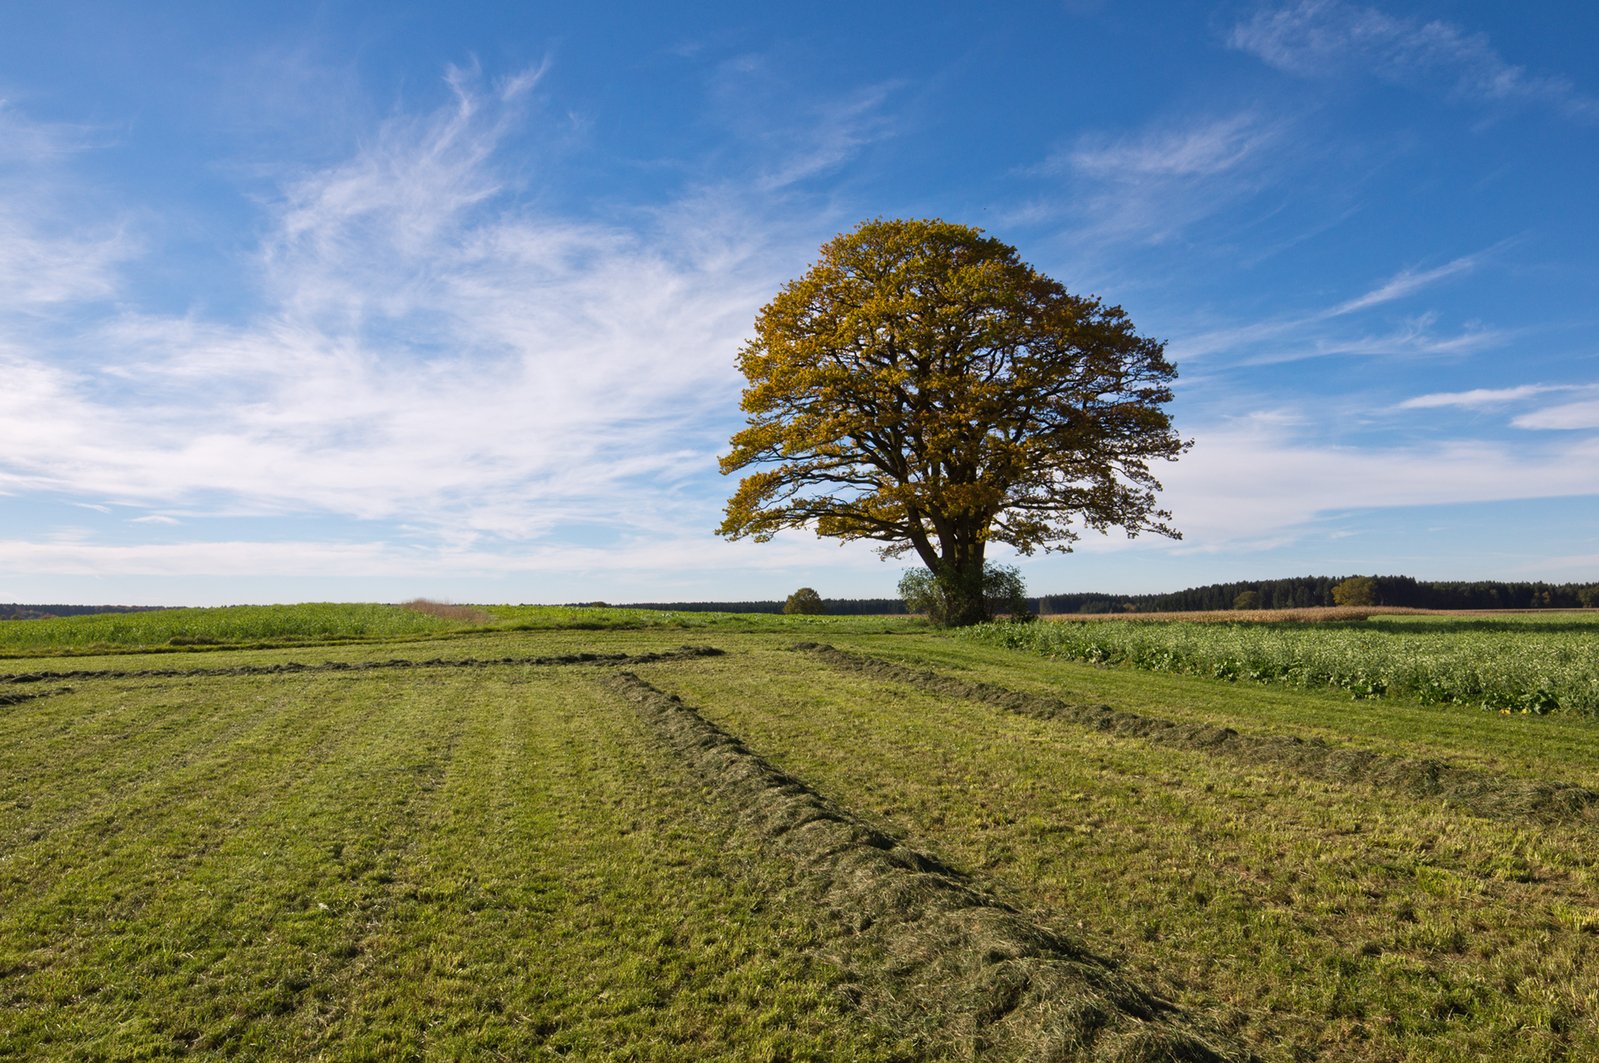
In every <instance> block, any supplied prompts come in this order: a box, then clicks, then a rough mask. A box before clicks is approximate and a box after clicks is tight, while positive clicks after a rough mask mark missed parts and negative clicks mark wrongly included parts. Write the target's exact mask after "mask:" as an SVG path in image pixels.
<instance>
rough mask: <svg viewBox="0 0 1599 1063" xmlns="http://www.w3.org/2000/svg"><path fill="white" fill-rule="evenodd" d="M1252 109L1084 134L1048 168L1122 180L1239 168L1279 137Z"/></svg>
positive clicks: (1203, 174)
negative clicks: (1117, 132)
mask: <svg viewBox="0 0 1599 1063" xmlns="http://www.w3.org/2000/svg"><path fill="white" fill-rule="evenodd" d="M1275 135H1276V133H1275V130H1273V129H1272V128H1271V127H1269V126H1267V125H1264V124H1263V123H1262V122H1261V121H1260V119H1259V118H1258V117H1257V116H1255V115H1253V114H1236V115H1230V116H1228V117H1225V118H1217V119H1213V120H1210V121H1208V122H1202V123H1198V124H1194V125H1185V126H1168V127H1165V128H1161V129H1156V130H1145V131H1143V132H1141V133H1138V134H1135V135H1133V136H1129V137H1121V138H1108V137H1104V136H1092V137H1085V138H1083V139H1082V140H1080V141H1079V142H1078V143H1077V144H1076V145H1075V146H1074V147H1072V148H1071V149H1070V150H1069V151H1067V152H1065V153H1064V154H1063V155H1057V156H1055V157H1054V158H1053V159H1052V161H1051V162H1050V163H1048V164H1046V168H1049V169H1057V168H1060V167H1061V166H1063V165H1064V166H1068V167H1070V168H1071V169H1072V170H1075V171H1077V172H1079V173H1082V174H1087V175H1090V176H1093V177H1099V178H1105V179H1109V180H1116V181H1122V180H1127V179H1129V178H1140V177H1168V176H1170V177H1211V176H1215V175H1217V174H1223V173H1227V172H1229V171H1232V170H1236V169H1237V168H1238V167H1240V166H1242V165H1244V164H1245V163H1246V162H1248V161H1249V160H1250V158H1251V157H1252V156H1254V155H1255V154H1256V153H1257V152H1259V151H1261V150H1262V149H1264V148H1266V147H1267V146H1268V145H1270V143H1271V142H1272V140H1273V139H1274V138H1275Z"/></svg>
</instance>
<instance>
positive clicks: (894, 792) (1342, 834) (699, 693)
mask: <svg viewBox="0 0 1599 1063" xmlns="http://www.w3.org/2000/svg"><path fill="white" fill-rule="evenodd" d="M901 652H902V654H905V655H912V654H913V653H914V651H913V649H911V648H909V647H906V646H901ZM990 652H993V651H990ZM757 662H758V663H757ZM1022 667H1025V665H1023V666H1022ZM644 673H645V674H647V675H648V676H649V677H650V678H651V681H652V682H655V683H657V684H658V685H659V686H661V687H663V688H664V689H668V690H673V691H675V692H677V693H679V694H680V695H681V696H682V697H684V698H685V699H686V700H687V701H689V702H690V703H691V704H694V705H696V706H699V707H700V709H701V711H702V712H703V713H704V714H705V715H707V716H708V717H710V718H711V719H713V720H714V721H715V722H717V723H719V724H720V725H721V726H723V727H724V728H726V729H728V730H730V731H732V732H734V733H737V734H739V735H740V736H741V737H742V738H743V739H744V740H745V741H746V742H748V743H749V744H750V745H751V746H752V747H754V748H756V749H758V750H760V751H762V753H763V754H764V755H766V756H767V757H768V758H770V759H772V760H773V761H774V762H775V763H776V765H777V766H778V767H779V768H780V769H782V770H784V771H787V772H790V773H792V774H794V775H796V776H798V777H801V778H804V779H807V780H808V781H810V782H811V783H812V785H814V786H816V787H817V788H818V789H820V790H821V791H822V792H824V793H827V794H829V795H830V796H832V797H833V799H835V800H837V801H840V802H841V803H844V804H846V805H848V806H850V807H852V808H854V809H855V810H856V811H857V812H858V813H860V814H863V815H866V816H868V817H869V818H871V819H873V820H874V821H876V822H878V823H879V824H880V825H881V826H882V827H883V829H885V830H888V831H889V832H891V833H894V834H896V835H899V836H901V837H903V838H904V839H905V840H906V841H907V843H909V844H912V845H913V846H917V847H920V848H923V849H925V850H926V851H929V852H932V853H935V854H937V855H939V856H940V857H942V858H944V859H946V860H948V861H949V862H951V863H952V864H954V865H955V866H957V867H961V868H964V869H968V870H969V871H971V872H972V873H974V874H977V875H979V876H981V877H982V879H983V880H985V881H986V882H988V883H990V884H991V886H992V888H993V889H995V890H996V891H997V892H998V893H999V894H1000V896H1002V897H1004V898H1006V899H1008V900H1010V901H1012V902H1013V903H1016V904H1018V905H1020V906H1022V907H1024V908H1027V909H1029V910H1032V911H1036V912H1040V913H1042V914H1043V916H1044V917H1045V918H1048V919H1053V920H1056V921H1057V922H1058V923H1061V924H1064V925H1065V926H1066V927H1068V928H1069V929H1072V930H1075V931H1076V932H1077V933H1079V934H1081V935H1083V936H1084V937H1085V938H1086V940H1087V941H1089V942H1090V943H1092V944H1093V945H1094V946H1095V947H1097V948H1099V949H1100V950H1103V951H1106V952H1108V953H1109V954H1110V955H1111V956H1113V957H1115V958H1117V959H1119V960H1120V961H1121V962H1123V963H1124V964H1125V965H1127V966H1128V967H1129V968H1130V969H1131V970H1133V971H1135V972H1137V974H1138V975H1139V977H1140V978H1141V979H1143V980H1144V981H1145V982H1146V984H1151V985H1154V986H1155V987H1156V988H1157V989H1158V990H1164V991H1165V992H1167V993H1169V994H1171V995H1172V996H1173V997H1174V998H1175V999H1177V1000H1178V1001H1179V1002H1181V1003H1182V1004H1184V1005H1185V1006H1187V1007H1189V1008H1192V1009H1194V1010H1196V1011H1197V1012H1200V1013H1204V1014H1210V1015H1214V1016H1217V1017H1219V1019H1220V1021H1222V1022H1223V1023H1224V1024H1225V1025H1228V1026H1230V1027H1231V1028H1233V1029H1235V1030H1237V1031H1238V1032H1239V1033H1241V1034H1242V1035H1243V1036H1244V1037H1245V1038H1246V1040H1247V1041H1248V1042H1249V1043H1250V1044H1251V1045H1252V1047H1254V1048H1255V1049H1256V1050H1258V1051H1261V1052H1263V1053H1265V1054H1266V1055H1267V1056H1268V1057H1271V1058H1284V1059H1287V1058H1300V1057H1304V1056H1318V1055H1324V1054H1325V1055H1330V1056H1334V1057H1337V1058H1349V1059H1392V1058H1417V1059H1438V1060H1446V1059H1463V1058H1495V1059H1540V1058H1548V1057H1549V1056H1550V1055H1552V1054H1559V1053H1562V1052H1569V1053H1571V1055H1572V1056H1574V1057H1579V1058H1580V1057H1591V1056H1592V1055H1593V1054H1594V1053H1595V1052H1599V1026H1596V1019H1599V1014H1596V1005H1599V963H1596V961H1595V958H1594V955H1593V953H1594V951H1595V950H1594V948H1593V942H1594V937H1593V935H1594V933H1595V931H1596V930H1599V858H1596V855H1595V854H1594V852H1593V847H1592V844H1591V834H1590V832H1589V831H1587V830H1585V829H1581V828H1574V827H1563V828H1553V827H1540V826H1537V825H1535V824H1531V823H1513V822H1512V823H1506V822H1498V821H1493V820H1484V819H1480V818H1476V817H1471V816H1465V815H1462V814H1460V813H1457V812H1454V811H1451V810H1450V809H1448V808H1447V807H1445V806H1443V805H1442V804H1441V803H1434V802H1427V801H1418V800H1415V799H1410V798H1405V797H1401V796H1396V795H1392V794H1387V793H1383V792H1380V791H1374V790H1371V789H1368V788H1365V787H1362V786H1359V785H1358V784H1356V785H1350V786H1335V785H1329V784H1326V783H1318V782H1311V781H1306V780H1303V779H1300V778H1297V777H1295V775H1294V774H1293V773H1292V772H1291V771H1274V770H1271V769H1270V768H1262V767H1259V766H1255V767H1242V766H1240V765H1237V764H1234V763H1231V762H1228V761H1226V760H1224V759H1221V758H1217V757H1213V756H1210V755H1208V754H1206V753H1203V752H1197V751H1181V750H1171V749H1163V748H1158V747H1151V746H1150V745H1148V744H1146V743H1144V742H1141V741H1138V740H1136V739H1121V738H1114V737H1108V736H1104V735H1101V734H1100V733H1098V732H1094V731H1091V730H1086V729H1083V728H1078V727H1074V726H1071V725H1066V724H1061V723H1052V722H1044V721H1038V720H1032V719H1027V718H1023V717H1019V716H1015V715H1013V714H1009V713H1005V712H1003V711H1000V710H996V709H993V708H990V707H987V706H982V705H976V704H972V703H966V702H955V703H951V702H949V701H948V700H947V699H941V698H938V697H934V696H931V695H927V694H925V693H922V692H919V691H917V690H914V689H910V688H906V687H903V686H898V685H893V684H888V685H885V684H882V683H879V682H873V681H870V680H866V679H863V678H861V677H858V676H853V675H844V674H828V673H825V672H818V670H817V669H816V668H815V666H814V664H813V663H812V662H811V661H810V660H808V659H806V658H804V657H803V656H800V655H785V654H783V653H782V652H767V653H761V654H758V655H757V654H751V655H750V658H749V659H737V658H723V659H719V660H711V661H707V662H703V664H699V665H697V666H695V667H689V666H687V665H680V664H671V665H668V664H661V665H652V666H650V667H649V668H648V669H646V670H644ZM1202 685H1203V684H1201V683H1200V682H1199V681H1196V680H1187V681H1186V686H1187V687H1189V688H1190V689H1194V688H1198V687H1200V686H1202ZM1172 689H1177V688H1176V687H1175V686H1174V687H1173V688H1172ZM1117 704H1118V706H1120V707H1126V708H1129V709H1141V710H1143V711H1145V712H1150V713H1154V712H1156V711H1157V710H1164V709H1165V708H1168V707H1169V706H1166V705H1163V704H1161V703H1160V701H1159V700H1155V701H1153V702H1152V701H1151V700H1150V699H1132V698H1119V699H1117ZM1434 752H1447V747H1435V749H1434Z"/></svg>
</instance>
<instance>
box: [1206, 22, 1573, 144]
mask: <svg viewBox="0 0 1599 1063" xmlns="http://www.w3.org/2000/svg"><path fill="white" fill-rule="evenodd" d="M1228 44H1229V45H1231V46H1232V47H1234V48H1237V49H1239V50H1240V51H1245V52H1248V53H1250V54H1252V55H1255V56H1257V57H1258V58H1260V59H1261V60H1262V61H1264V62H1266V63H1268V64H1269V65H1271V66H1273V67H1276V68H1277V69H1279V70H1282V71H1285V72H1287V73H1290V74H1294V75H1297V76H1299V77H1307V78H1322V77H1332V76H1335V75H1338V74H1340V73H1343V72H1345V71H1359V72H1362V73H1365V74H1369V75H1370V76H1372V77H1375V78H1377V79H1379V80H1381V81H1386V82H1389V83H1391V84H1396V85H1403V86H1407V87H1414V88H1422V89H1434V90H1436V91H1440V92H1442V93H1443V94H1444V95H1446V96H1448V97H1449V98H1452V99H1456V100H1462V101H1468V102H1473V103H1488V104H1528V105H1535V106H1543V107H1548V108H1551V109H1553V110H1556V111H1558V112H1559V113H1561V114H1564V115H1566V116H1567V117H1569V118H1573V119H1576V120H1579V121H1582V122H1585V123H1594V122H1599V100H1596V99H1594V98H1593V97H1591V96H1586V95H1584V94H1582V93H1581V92H1579V91H1578V90H1577V89H1576V87H1575V86H1574V85H1572V83H1571V82H1570V81H1569V80H1568V79H1566V78H1563V77H1557V76H1550V75H1539V74H1532V73H1529V72H1528V71H1527V70H1526V68H1524V67H1521V66H1517V65H1515V64H1513V63H1511V62H1509V61H1507V60H1506V59H1505V58H1504V57H1503V56H1502V55H1500V53H1499V51H1498V50H1497V49H1496V48H1495V47H1494V46H1493V43H1492V42H1491V41H1490V40H1489V39H1488V37H1487V36H1486V35H1485V34H1481V33H1472V32H1470V31H1468V30H1465V29H1462V28H1461V27H1459V26H1456V25H1454V24H1452V23H1449V22H1444V21H1442V20H1431V21H1426V22H1424V21H1422V20H1420V19H1412V18H1396V17H1394V16H1392V15H1388V14H1385V13H1384V12H1382V11H1378V10H1377V9H1375V8H1370V7H1359V6H1355V5H1353V4H1346V3H1342V2H1339V0H1301V2H1299V3H1296V4H1291V5H1288V6H1286V7H1280V8H1270V7H1267V8H1262V9H1261V10H1259V11H1257V12H1256V13H1255V14H1254V15H1253V16H1251V17H1250V18H1249V19H1247V20H1245V21H1244V22H1241V23H1240V24H1239V25H1237V26H1236V27H1234V28H1233V31H1232V32H1231V34H1229V36H1228Z"/></svg>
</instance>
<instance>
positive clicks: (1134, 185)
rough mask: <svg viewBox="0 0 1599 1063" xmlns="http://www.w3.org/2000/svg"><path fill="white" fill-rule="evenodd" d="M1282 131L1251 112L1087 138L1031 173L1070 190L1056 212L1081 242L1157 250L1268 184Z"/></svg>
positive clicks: (1054, 154) (1282, 127)
mask: <svg viewBox="0 0 1599 1063" xmlns="http://www.w3.org/2000/svg"><path fill="white" fill-rule="evenodd" d="M1285 130H1286V124H1285V123H1284V122H1282V121H1279V120H1271V119H1267V118H1265V117H1263V116H1262V115H1261V114H1259V113H1258V112H1256V111H1252V110H1251V111H1244V112H1239V113H1235V114H1230V115H1222V116H1218V117H1210V118H1201V119H1194V120H1189V121H1168V122H1163V123H1161V124H1159V125H1156V126H1152V127H1149V128H1146V129H1142V130H1139V131H1136V132H1133V133H1129V134H1124V135H1120V136H1109V135H1105V134H1089V135H1084V136H1082V137H1079V138H1078V139H1077V140H1075V141H1074V142H1073V143H1071V144H1070V145H1069V146H1066V147H1063V148H1060V149H1057V150H1056V151H1054V152H1052V153H1051V154H1050V155H1049V156H1048V158H1046V159H1045V160H1044V162H1043V163H1042V164H1040V165H1039V166H1036V167H1034V168H1033V169H1032V170H1031V171H1030V172H1031V173H1032V174H1033V175H1035V176H1043V177H1052V178H1060V179H1064V180H1066V181H1067V182H1068V183H1069V184H1070V185H1071V186H1072V187H1073V189H1074V191H1075V192H1076V193H1077V194H1076V195H1074V196H1072V197H1068V198H1067V199H1066V200H1065V201H1064V202H1065V203H1066V204H1068V206H1066V207H1064V208H1056V209H1065V210H1068V211H1069V212H1070V213H1071V214H1073V215H1075V216H1077V217H1079V218H1081V219H1083V225H1084V228H1085V230H1086V232H1085V233H1084V234H1083V235H1084V236H1085V237H1091V238H1093V239H1096V240H1101V241H1103V240H1114V241H1129V242H1135V243H1161V242H1163V241H1166V240H1169V239H1171V238H1173V237H1174V236H1176V235H1177V234H1178V233H1180V232H1181V231H1182V230H1183V229H1185V228H1187V227H1188V226H1190V225H1192V224H1194V223H1195V222H1197V221H1199V220H1201V219H1203V218H1205V217H1209V216H1211V215H1213V214H1216V213H1219V212H1221V211H1223V210H1225V209H1228V208H1229V207H1232V206H1234V205H1236V203H1237V202H1238V201H1239V200H1240V199H1242V198H1244V197H1247V196H1248V195H1249V194H1251V193H1253V192H1255V191H1258V190H1259V189H1260V188H1262V187H1264V186H1265V185H1266V184H1267V183H1269V178H1268V172H1269V170H1270V167H1271V163H1272V160H1273V151H1274V149H1275V148H1276V147H1278V146H1279V144H1280V141H1281V140H1282V138H1283V136H1284V133H1285ZM1032 220H1038V219H1037V218H1036V217H1035V218H1034V219H1032Z"/></svg>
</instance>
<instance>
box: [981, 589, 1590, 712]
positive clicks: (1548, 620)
mask: <svg viewBox="0 0 1599 1063" xmlns="http://www.w3.org/2000/svg"><path fill="white" fill-rule="evenodd" d="M966 637H969V638H975V639H977V640H979V641H983V642H988V643H990V644H993V645H999V646H1006V647H1009V648H1013V649H1024V650H1029V651H1031V652H1034V653H1039V654H1043V655H1046V656H1052V657H1066V658H1070V659H1072V660H1078V661H1086V662H1089V663H1095V664H1111V665H1128V666H1131V667H1135V668H1142V669H1147V670H1151V671H1159V672H1179V673H1183V674H1187V675H1203V676H1210V677H1213V678H1216V679H1226V680H1247V681H1253V682H1261V683H1284V684H1287V685H1289V686H1295V687H1300V688H1306V689H1309V688H1328V687H1331V688H1337V689H1342V690H1346V691H1348V692H1350V693H1351V694H1353V695H1354V696H1356V697H1382V696H1384V695H1388V694H1393V695H1397V696H1399V697H1403V698H1407V699H1411V700H1415V701H1420V702H1422V703H1423V704H1448V705H1475V706H1478V707H1481V708H1487V709H1496V710H1500V711H1504V712H1529V713H1546V712H1553V711H1556V710H1566V711H1570V712H1575V713H1582V714H1585V715H1599V613H1565V614H1560V613H1549V614H1516V615H1513V616H1508V617H1489V616H1483V615H1481V614H1476V615H1471V616H1467V617H1459V618H1454V617H1449V618H1445V617H1440V616H1438V615H1429V614H1419V613H1418V614H1409V615H1390V616H1383V615H1378V616H1371V617H1366V618H1362V619H1359V620H1353V621H1345V622H1335V623H1324V624H1304V623H1295V622H1277V623H1218V622H1214V621H1211V622H1203V623H1195V622H1163V621H1157V622H1150V621H1142V620H1104V621H1084V622H1062V623H1049V624H1030V625H1016V624H991V625H986V626H983V627H979V628H975V629H970V630H969V631H968V632H967V633H966Z"/></svg>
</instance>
